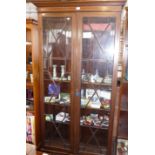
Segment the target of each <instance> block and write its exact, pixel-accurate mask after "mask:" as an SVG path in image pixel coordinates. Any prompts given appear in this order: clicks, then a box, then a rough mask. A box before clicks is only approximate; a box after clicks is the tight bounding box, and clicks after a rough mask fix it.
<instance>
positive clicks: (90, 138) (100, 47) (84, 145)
mask: <svg viewBox="0 0 155 155" xmlns="http://www.w3.org/2000/svg"><path fill="white" fill-rule="evenodd" d="M114 40H115V18H113V17H84V18H83V38H82V61H81V64H82V68H81V117H80V150H81V151H84V152H93V153H98V154H102V155H103V154H104V155H105V154H107V145H108V128H109V121H110V109H111V89H112V76H113V57H114Z"/></svg>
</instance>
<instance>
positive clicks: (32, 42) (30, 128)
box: [26, 19, 39, 144]
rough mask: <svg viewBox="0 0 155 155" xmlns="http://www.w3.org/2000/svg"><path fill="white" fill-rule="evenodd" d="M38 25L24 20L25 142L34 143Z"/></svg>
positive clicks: (30, 20)
mask: <svg viewBox="0 0 155 155" xmlns="http://www.w3.org/2000/svg"><path fill="white" fill-rule="evenodd" d="M38 78H39V77H38V24H37V22H36V21H35V20H32V19H27V20H26V133H27V135H26V141H27V142H28V143H33V144H35V143H36V137H35V133H36V132H35V113H36V112H37V111H38V110H37V109H36V107H37V104H38V100H39V98H38V86H39V85H38Z"/></svg>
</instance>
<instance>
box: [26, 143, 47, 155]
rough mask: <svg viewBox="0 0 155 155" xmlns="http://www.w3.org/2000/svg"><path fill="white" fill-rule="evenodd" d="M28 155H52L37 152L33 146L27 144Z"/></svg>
mask: <svg viewBox="0 0 155 155" xmlns="http://www.w3.org/2000/svg"><path fill="white" fill-rule="evenodd" d="M26 155H50V154H47V153H44V152H40V151H36V148H35V146H34V145H33V144H28V143H27V144H26Z"/></svg>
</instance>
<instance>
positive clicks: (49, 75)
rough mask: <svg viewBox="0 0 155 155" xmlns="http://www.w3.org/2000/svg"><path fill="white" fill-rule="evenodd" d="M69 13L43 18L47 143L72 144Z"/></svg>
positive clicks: (64, 145)
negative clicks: (67, 15)
mask: <svg viewBox="0 0 155 155" xmlns="http://www.w3.org/2000/svg"><path fill="white" fill-rule="evenodd" d="M71 22H72V19H71V18H70V17H45V18H44V19H43V57H44V58H43V61H44V107H45V108H44V109H45V111H44V119H45V145H46V146H57V147H61V148H62V147H64V148H68V147H70V98H71V96H70V92H71V89H70V86H71V85H70V83H71Z"/></svg>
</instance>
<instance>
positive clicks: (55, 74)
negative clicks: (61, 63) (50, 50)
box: [53, 65, 57, 80]
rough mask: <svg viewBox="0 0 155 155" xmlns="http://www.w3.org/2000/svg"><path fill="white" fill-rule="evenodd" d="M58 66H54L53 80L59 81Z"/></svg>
mask: <svg viewBox="0 0 155 155" xmlns="http://www.w3.org/2000/svg"><path fill="white" fill-rule="evenodd" d="M56 68H57V65H53V80H56V79H57V71H56Z"/></svg>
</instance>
